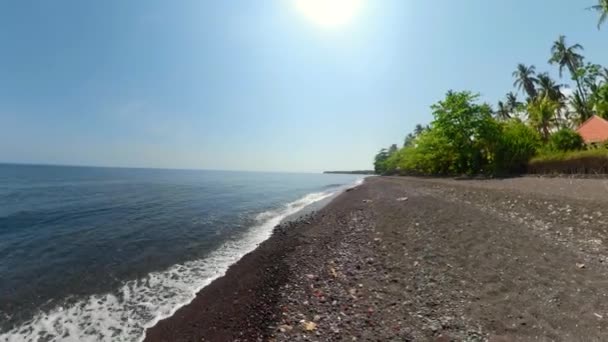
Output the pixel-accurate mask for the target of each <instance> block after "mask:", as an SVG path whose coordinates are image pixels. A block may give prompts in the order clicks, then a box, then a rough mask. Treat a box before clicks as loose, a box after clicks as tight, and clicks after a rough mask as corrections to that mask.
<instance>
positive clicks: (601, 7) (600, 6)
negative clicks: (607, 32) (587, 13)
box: [589, 0, 608, 30]
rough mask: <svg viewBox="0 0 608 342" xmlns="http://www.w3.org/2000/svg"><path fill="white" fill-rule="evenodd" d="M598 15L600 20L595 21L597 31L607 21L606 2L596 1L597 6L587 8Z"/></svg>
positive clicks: (607, 4)
mask: <svg viewBox="0 0 608 342" xmlns="http://www.w3.org/2000/svg"><path fill="white" fill-rule="evenodd" d="M589 9H592V10H594V11H597V12H598V13H599V14H600V18H599V19H598V21H597V29H598V30H599V29H600V28H601V27H602V24H603V23H604V22H606V19H608V0H598V1H597V5H595V6H591V7H589Z"/></svg>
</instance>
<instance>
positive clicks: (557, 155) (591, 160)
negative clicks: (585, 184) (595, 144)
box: [528, 147, 608, 174]
mask: <svg viewBox="0 0 608 342" xmlns="http://www.w3.org/2000/svg"><path fill="white" fill-rule="evenodd" d="M528 173H535V174H608V149H606V148H601V147H600V148H593V149H589V150H584V151H571V152H545V153H542V154H541V155H538V156H536V157H534V158H532V159H531V160H530V162H529V163H528Z"/></svg>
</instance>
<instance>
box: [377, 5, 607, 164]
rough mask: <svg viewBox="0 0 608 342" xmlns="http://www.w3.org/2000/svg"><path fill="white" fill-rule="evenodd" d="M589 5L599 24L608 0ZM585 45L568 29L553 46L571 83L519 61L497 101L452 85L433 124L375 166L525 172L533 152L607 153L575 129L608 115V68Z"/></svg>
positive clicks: (559, 156) (542, 156)
mask: <svg viewBox="0 0 608 342" xmlns="http://www.w3.org/2000/svg"><path fill="white" fill-rule="evenodd" d="M589 9H591V10H595V11H597V12H598V13H599V19H598V28H600V27H601V26H602V24H604V23H605V22H606V19H607V18H608V0H598V4H597V5H595V6H592V7H590V8H589ZM583 51H584V49H583V46H582V45H580V44H572V45H570V44H569V43H568V41H567V39H566V36H563V35H562V36H559V37H558V38H557V39H556V40H555V42H553V45H552V47H551V51H550V56H549V59H548V64H549V65H552V66H555V67H556V68H557V70H558V72H559V77H560V80H562V79H564V78H566V77H569V79H570V81H571V82H570V84H571V85H572V86H571V87H570V86H569V85H567V84H564V83H561V81H558V80H555V79H553V78H552V77H551V76H550V75H549V73H548V72H537V69H536V67H535V66H534V65H525V64H518V65H517V66H516V68H515V71H513V73H512V76H513V79H514V83H513V86H514V88H515V89H514V91H510V92H508V93H507V94H506V96H505V98H504V99H503V100H501V101H498V103H497V105H496V106H495V107H492V106H491V105H489V104H487V103H480V101H479V95H478V94H475V93H473V92H470V91H452V90H450V91H448V92H447V94H446V96H445V98H444V99H443V100H441V101H439V102H438V103H436V104H434V105H432V106H431V110H432V114H433V117H434V120H433V121H432V122H431V123H430V124H429V125H426V126H424V125H420V124H419V125H416V127H415V128H414V130H413V131H412V132H411V133H409V134H408V135H407V136H406V137H405V140H404V143H403V145H402V147H398V146H397V145H396V144H393V145H391V146H390V147H388V148H385V149H382V150H380V151H379V152H378V153H377V154H376V156H375V160H374V170H375V172H376V173H378V174H387V173H400V174H424V175H453V174H494V175H495V174H507V173H521V172H525V170H526V167H527V165H528V164H529V163H530V160H531V159H533V158H535V159H538V160H570V159H572V158H573V156H578V155H584V156H586V155H593V156H600V157H602V158H608V150H607V149H606V147H608V144H604V145H601V146H586V145H585V144H584V142H583V139H582V138H581V137H580V135H578V133H577V132H576V131H575V130H574V129H575V128H576V127H578V126H579V125H580V124H581V123H583V122H584V121H586V120H587V119H589V118H590V117H591V116H593V115H598V116H600V117H603V118H606V119H608V68H606V67H603V66H602V65H600V64H596V63H592V62H589V61H587V60H586V59H585V57H584V56H583ZM566 89H567V90H568V91H566ZM518 94H521V95H523V98H522V99H521V100H520V98H519V97H518ZM584 150H588V151H584ZM552 158H553V159H552ZM607 160H608V159H607Z"/></svg>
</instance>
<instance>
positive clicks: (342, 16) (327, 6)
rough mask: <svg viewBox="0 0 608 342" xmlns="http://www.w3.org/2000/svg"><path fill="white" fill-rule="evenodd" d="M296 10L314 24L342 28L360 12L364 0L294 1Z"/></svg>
mask: <svg viewBox="0 0 608 342" xmlns="http://www.w3.org/2000/svg"><path fill="white" fill-rule="evenodd" d="M294 1H295V3H296V7H297V8H298V10H299V11H300V12H301V13H302V14H304V15H305V16H306V17H307V18H308V19H310V20H312V21H313V22H315V24H317V25H319V26H322V27H326V28H336V27H342V26H344V25H346V24H348V23H350V22H351V21H352V20H353V18H354V17H355V16H356V15H357V14H358V13H359V12H360V11H361V7H363V2H364V0H294Z"/></svg>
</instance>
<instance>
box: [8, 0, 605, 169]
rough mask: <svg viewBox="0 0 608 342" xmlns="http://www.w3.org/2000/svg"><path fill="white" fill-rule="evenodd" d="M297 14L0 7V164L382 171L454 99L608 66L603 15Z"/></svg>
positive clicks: (506, 5)
mask: <svg viewBox="0 0 608 342" xmlns="http://www.w3.org/2000/svg"><path fill="white" fill-rule="evenodd" d="M299 1H307V0H232V1H204V0H180V1H168V0H166V1H160V0H130V1H124V0H104V1H83V0H55V1H41V0H38V1H31V0H7V1H2V2H0V162H16V163H36V164H39V163H40V164H68V165H96V166H121V167H160V168H189V169H221V170H252V171H289V172H318V171H323V170H352V169H370V168H372V160H373V156H374V154H375V153H376V152H377V151H378V150H379V149H381V148H382V147H387V146H388V145H390V144H392V143H397V144H402V142H403V138H404V136H405V135H406V134H407V133H408V132H409V131H411V130H412V128H413V127H414V126H415V125H416V124H417V123H421V124H427V123H429V122H430V121H431V120H432V114H431V110H430V109H429V107H430V105H432V104H433V103H435V102H437V101H438V100H440V99H441V98H442V97H443V96H444V94H445V92H446V91H447V90H449V89H454V90H471V91H474V92H479V93H480V94H481V96H482V100H483V101H487V102H489V103H492V104H494V103H496V102H497V101H498V100H499V99H501V98H502V97H504V94H506V93H507V92H508V91H511V90H513V79H512V76H511V73H512V72H513V70H514V69H515V66H516V65H517V64H518V63H520V62H522V63H526V64H534V65H536V67H537V69H538V70H539V71H549V72H551V73H552V75H554V76H555V77H557V69H556V68H555V67H553V66H550V65H549V64H547V60H548V59H549V57H550V56H549V54H550V47H551V44H552V42H553V41H554V40H555V39H556V38H557V37H558V36H559V35H560V34H564V35H566V36H567V40H568V42H569V43H571V44H573V43H580V44H582V45H583V46H584V47H585V51H584V55H585V56H586V58H587V60H589V61H592V62H595V63H599V64H604V65H606V64H608V49H606V43H607V42H608V25H606V26H605V27H604V28H603V30H601V31H600V30H598V29H597V26H596V22H597V15H596V14H595V13H593V12H590V11H587V10H585V8H586V7H588V6H590V5H592V4H593V0H534V1H530V0H511V1H487V0H464V1H453V0H435V1H418V0H338V2H340V3H342V4H341V5H337V6H338V8H337V10H336V12H337V14H336V13H334V14H335V15H338V16H339V15H342V17H339V19H341V20H340V22H339V23H338V22H337V18H334V19H336V20H334V21H335V22H331V18H329V19H328V20H325V21H323V20H321V19H324V18H325V19H327V18H326V17H322V16H321V14H322V13H318V12H319V11H318V10H317V9H315V8H312V9H310V8H308V10H303V9H302V6H301V4H298V2H299ZM308 1H315V0H308ZM316 1H317V2H318V0H316ZM353 1H362V4H361V5H360V6H359V7H358V9H357V10H354V9H353V8H351V7H352V6H353V5H352V4H349V2H353ZM309 7H310V6H309ZM344 11H347V13H348V14H350V15H349V16H346V17H345V15H344ZM351 12H352V13H351ZM332 13H333V12H332ZM563 82H566V80H563Z"/></svg>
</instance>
